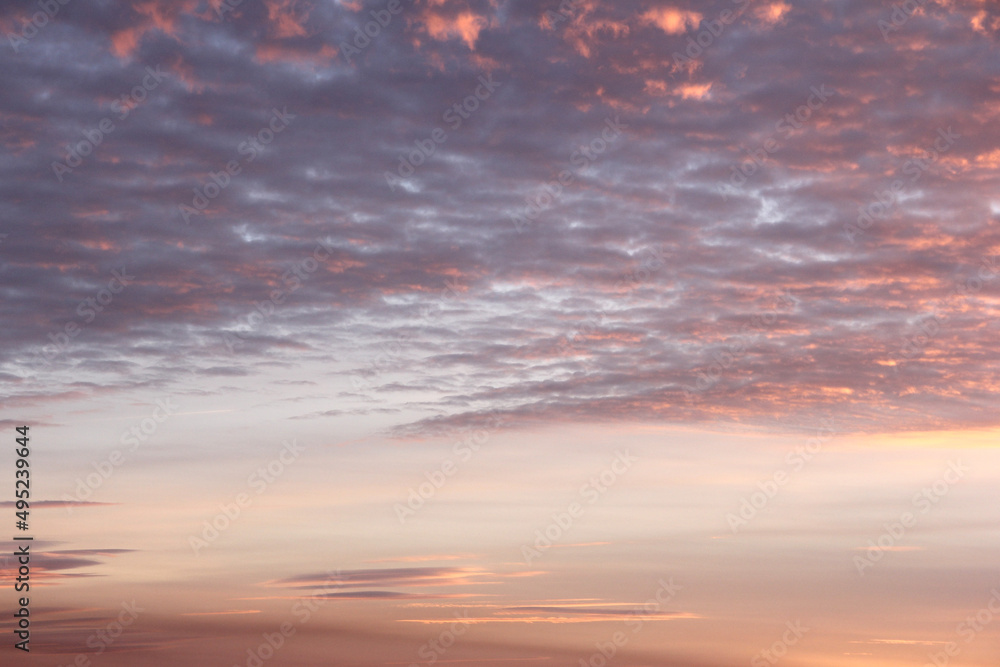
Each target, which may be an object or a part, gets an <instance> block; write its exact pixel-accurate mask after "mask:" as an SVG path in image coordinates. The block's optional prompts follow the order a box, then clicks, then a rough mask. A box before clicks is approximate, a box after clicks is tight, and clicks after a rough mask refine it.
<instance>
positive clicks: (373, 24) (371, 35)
mask: <svg viewBox="0 0 1000 667" xmlns="http://www.w3.org/2000/svg"><path fill="white" fill-rule="evenodd" d="M241 1H242V0H241ZM407 4H410V5H412V4H413V0H407ZM402 11H403V6H402V3H401V2H400V0H389V1H388V2H387V3H385V8H384V9H373V10H371V11H370V12H369V14H370V15H371V17H372V18H371V20H370V21H368V22H366V23H365V24H364V25H363V26H361V25H357V26H355V27H354V39H353V40H351V41H350V42H341V43H340V45H339V46H338V47H337V48H338V49H339V51H340V54H341V55H342V56H343V57H344V60H346V61H347V62H348V63H351V62H352V61H353V58H354V57H355V56H359V55H361V52H362V51H364V50H365V49H367V48H368V47H369V46H371V44H372V40H374V39H375V38H377V37H378V36H379V35H380V34H382V31H383V30H384V29H386V28H388V27H389V24H390V23H392V19H393V17H395V16H396V15H397V14H399V13H401V12H402Z"/></svg>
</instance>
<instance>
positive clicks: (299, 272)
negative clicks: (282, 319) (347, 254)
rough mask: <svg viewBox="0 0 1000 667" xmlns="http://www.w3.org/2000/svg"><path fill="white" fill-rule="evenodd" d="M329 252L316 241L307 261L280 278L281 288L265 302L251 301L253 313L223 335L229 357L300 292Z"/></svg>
mask: <svg viewBox="0 0 1000 667" xmlns="http://www.w3.org/2000/svg"><path fill="white" fill-rule="evenodd" d="M333 251H334V248H333V246H332V245H331V244H330V243H328V242H327V241H326V240H325V239H317V240H316V246H315V247H314V248H313V251H312V254H311V255H310V256H309V257H306V258H305V259H304V260H302V261H300V262H296V263H295V264H293V265H292V268H290V269H288V270H287V271H285V272H284V273H283V274H281V282H282V284H283V285H284V286H283V287H279V288H276V289H273V290H271V291H270V292H269V293H268V295H267V299H265V300H263V301H255V302H254V307H253V310H251V311H250V312H249V313H247V314H246V315H245V316H244V317H241V318H239V319H238V320H237V326H238V327H240V328H238V329H234V330H232V331H225V332H223V334H222V342H223V343H224V344H225V346H226V349H228V350H229V353H230V354H233V353H235V352H236V350H237V348H239V347H242V346H243V345H244V344H245V343H246V341H247V339H248V338H249V337H250V334H252V333H253V332H254V331H256V330H257V329H259V328H260V327H261V326H262V325H263V324H264V323H265V322H267V320H269V319H270V318H271V316H273V315H274V313H275V312H276V311H277V308H278V306H280V305H281V304H282V303H284V301H285V299H286V298H287V297H288V296H289V295H291V294H292V293H294V292H296V291H298V290H299V289H301V288H302V286H303V285H304V284H305V282H306V281H307V280H309V278H311V277H312V275H313V274H314V273H316V271H317V270H318V269H319V267H320V264H322V263H323V262H326V261H327V260H329V259H330V257H332V256H333Z"/></svg>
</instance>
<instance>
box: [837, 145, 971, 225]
mask: <svg viewBox="0 0 1000 667" xmlns="http://www.w3.org/2000/svg"><path fill="white" fill-rule="evenodd" d="M937 133H938V136H937V138H936V139H935V140H934V143H933V148H931V149H929V150H924V153H925V154H926V156H925V157H920V158H913V159H910V160H907V161H906V162H905V163H904V164H903V168H902V171H903V175H905V176H909V183H910V184H913V183H916V182H917V181H918V180H920V177H921V176H923V175H924V173H926V172H927V170H928V169H930V168H931V166H932V165H933V164H934V163H935V162H937V161H938V160H939V159H940V158H941V156H942V155H943V154H945V153H946V152H948V151H949V150H951V147H952V146H954V145H955V141H956V140H958V139H961V138H962V137H961V135H959V134H956V133H955V132H954V131H952V129H951V127H948V129H941V128H939V129H938V131H937ZM906 185H907V182H906V181H904V180H903V179H902V178H897V179H895V180H893V181H892V183H890V184H889V187H888V188H887V189H885V190H876V191H875V192H874V195H875V198H874V199H873V200H872V201H870V202H868V204H866V205H863V206H860V207H858V218H857V221H856V223H845V224H844V233H845V234H846V235H847V239H848V240H849V241H850V242H851V243H855V237H857V236H860V235H862V234H864V233H865V232H866V231H868V230H869V229H871V227H872V225H874V224H875V221H876V220H884V219H885V218H887V217H888V216H889V213H890V212H891V211H892V208H893V206H895V205H896V204H897V203H898V202H899V199H900V196H901V195H902V194H903V191H904V189H905V187H906Z"/></svg>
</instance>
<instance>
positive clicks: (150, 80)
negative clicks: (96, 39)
mask: <svg viewBox="0 0 1000 667" xmlns="http://www.w3.org/2000/svg"><path fill="white" fill-rule="evenodd" d="M165 76H166V75H165V74H164V73H163V72H161V71H160V66H159V65H157V66H156V69H153V68H152V67H147V68H146V76H145V77H143V79H142V82H141V83H139V84H138V85H136V86H134V87H133V88H132V90H130V91H129V92H127V93H124V94H122V95H121V96H120V97H119V98H118V99H116V100H115V101H114V102H112V103H111V110H112V111H113V112H114V113H116V114H117V115H118V120H119V121H122V120H125V119H126V118H128V115H129V114H130V113H132V111H134V110H135V109H136V108H138V107H139V105H140V104H142V103H143V102H144V101H145V100H146V98H147V97H148V96H149V93H150V92H152V91H153V90H156V88H157V87H159V85H160V83H161V82H162V81H163V79H164V78H165ZM114 131H115V122H114V120H112V119H111V117H110V116H105V117H104V118H102V119H101V120H100V121H98V123H97V125H95V126H94V127H93V128H91V129H88V130H83V131H82V134H83V140H82V141H78V142H77V143H75V144H69V145H67V146H66V155H65V157H64V158H63V161H62V162H59V161H58V160H57V161H54V162H53V163H52V172H53V173H54V174H55V175H56V178H58V179H59V182H60V183H62V181H63V176H65V175H66V174H71V173H73V170H74V169H76V168H77V167H79V166H80V165H82V164H83V159H84V158H85V157H87V156H88V155H90V154H91V153H93V152H94V150H95V149H96V148H97V147H98V146H100V145H101V143H103V142H104V137H106V136H107V135H109V134H111V133H112V132H114Z"/></svg>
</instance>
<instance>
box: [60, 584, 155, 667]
mask: <svg viewBox="0 0 1000 667" xmlns="http://www.w3.org/2000/svg"><path fill="white" fill-rule="evenodd" d="M121 607H122V610H121V611H120V612H118V617H117V618H116V619H115V620H113V621H110V622H109V623H108V624H107V625H105V626H104V627H103V628H100V629H98V630H97V631H96V632H94V633H93V634H91V635H90V636H89V637H87V648H90V649H92V650H91V651H90V652H89V653H77V654H76V657H74V658H73V660H72V662H68V663H66V665H63V664H62V663H61V662H60V664H59V667H91V666H92V665H93V664H94V662H93V661H92V660H91V659H90V656H91V655H95V656H96V655H101V654H102V653H104V652H105V651H106V650H108V648H109V647H110V646H111V645H112V644H114V643H115V641H117V640H118V638H119V637H121V636H122V635H123V634H124V633H125V630H126V629H127V628H129V627H130V626H131V625H132V624H133V623H135V621H136V619H138V618H139V614H140V613H142V612H144V611H146V610H145V609H144V608H142V607H140V606H138V605H137V604H136V602H135V600H132V601H131V602H122V604H121Z"/></svg>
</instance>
